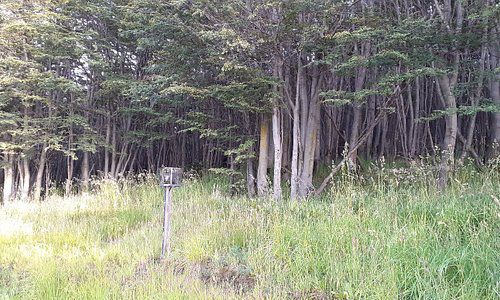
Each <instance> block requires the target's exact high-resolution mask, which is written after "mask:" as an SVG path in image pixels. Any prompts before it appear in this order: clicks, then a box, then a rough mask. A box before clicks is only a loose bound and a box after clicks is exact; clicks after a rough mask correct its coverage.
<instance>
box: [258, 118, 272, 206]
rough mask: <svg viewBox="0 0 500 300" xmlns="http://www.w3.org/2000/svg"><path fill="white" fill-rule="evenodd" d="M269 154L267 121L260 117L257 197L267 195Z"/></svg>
mask: <svg viewBox="0 0 500 300" xmlns="http://www.w3.org/2000/svg"><path fill="white" fill-rule="evenodd" d="M268 153H269V120H268V118H267V117H266V116H263V117H262V120H261V123H260V143H259V164H258V166H257V195H258V196H259V197H265V196H267V195H268V194H269V187H268V183H267V164H268Z"/></svg>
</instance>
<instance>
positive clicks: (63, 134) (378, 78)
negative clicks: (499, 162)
mask: <svg viewBox="0 0 500 300" xmlns="http://www.w3.org/2000/svg"><path fill="white" fill-rule="evenodd" d="M499 14H500V6H499V4H498V2H497V1H496V0H433V1H430V0H361V1H352V0H290V1H274V0H252V1H238V0H223V1H209V0H202V1H190V0H170V1H156V0H29V1H27V0H16V1H13V0H2V1H1V3H0V152H1V162H0V163H1V165H0V166H1V171H0V182H2V184H1V185H0V187H2V190H3V201H4V202H6V201H9V200H11V199H14V198H19V199H34V200H40V199H42V198H43V197H44V195H46V194H47V193H48V192H49V191H51V190H53V189H58V190H60V191H61V192H63V193H65V194H67V195H68V194H71V193H74V192H79V191H85V190H88V189H89V188H90V185H91V182H92V180H91V179H92V178H94V177H95V178H112V179H113V178H114V179H118V178H122V177H127V176H129V175H132V174H138V173H141V172H151V173H156V172H157V170H158V169H159V168H160V167H161V166H177V167H183V168H184V169H186V170H189V169H191V170H203V171H205V170H209V171H213V172H219V173H223V174H226V175H227V176H229V178H230V182H231V184H232V189H233V193H248V195H249V196H251V197H253V196H270V197H271V196H272V197H273V198H275V199H280V198H282V197H284V196H283V194H286V195H287V197H288V190H289V191H290V193H289V194H290V198H291V199H303V198H306V197H309V196H310V195H313V194H320V193H321V192H322V191H323V190H324V189H325V187H326V186H328V184H329V183H330V182H331V180H332V178H333V177H334V176H335V174H336V173H337V172H338V171H339V170H340V169H341V168H343V167H344V166H346V167H347V169H348V170H349V172H353V173H355V172H358V170H359V168H362V165H363V162H364V161H367V160H377V159H382V158H383V159H386V160H401V161H419V160H425V161H426V162H427V163H429V164H432V165H433V166H434V167H435V168H434V171H435V177H436V185H437V187H438V188H440V189H443V188H445V187H446V185H447V184H448V182H449V174H450V172H453V168H454V166H457V165H460V164H464V163H466V162H469V161H470V163H473V164H475V165H476V166H478V167H481V166H483V165H485V164H487V163H488V161H490V160H491V159H494V158H495V157H498V153H499V150H498V142H500V110H499V105H500V71H499V70H500V69H499V66H500V53H499V52H500V38H499V34H500V21H499V20H500V18H499ZM320 166H326V167H328V172H326V173H325V172H323V173H325V174H322V177H321V178H317V177H318V176H317V174H318V172H317V170H318V168H319V167H320ZM313 176H314V178H315V180H314V181H313ZM316 178H317V179H316ZM282 187H283V191H282ZM284 191H286V193H285V192H284Z"/></svg>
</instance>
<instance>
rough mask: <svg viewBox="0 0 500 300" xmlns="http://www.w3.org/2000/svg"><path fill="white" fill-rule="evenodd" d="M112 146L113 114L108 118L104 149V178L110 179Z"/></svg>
mask: <svg viewBox="0 0 500 300" xmlns="http://www.w3.org/2000/svg"><path fill="white" fill-rule="evenodd" d="M110 144H111V114H110V113H108V116H107V117H106V145H105V147H104V178H108V177H109V146H110Z"/></svg>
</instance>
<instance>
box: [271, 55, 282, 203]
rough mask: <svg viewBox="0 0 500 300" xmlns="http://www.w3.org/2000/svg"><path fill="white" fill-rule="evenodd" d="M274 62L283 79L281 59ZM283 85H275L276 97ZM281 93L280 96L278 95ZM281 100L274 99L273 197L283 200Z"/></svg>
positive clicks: (277, 73)
mask: <svg viewBox="0 0 500 300" xmlns="http://www.w3.org/2000/svg"><path fill="white" fill-rule="evenodd" d="M275 60H276V61H275V62H274V64H275V65H274V70H273V73H274V77H276V78H278V79H279V80H280V81H281V68H282V64H281V61H280V60H279V59H276V58H275ZM280 91H281V87H280V86H275V87H274V92H275V94H276V97H281V96H282V93H280ZM278 95H279V96H278ZM279 106H280V102H279V100H278V99H277V98H276V99H274V107H273V116H272V126H273V145H274V173H273V198H274V200H281V197H282V192H281V163H282V161H281V159H282V157H283V155H282V153H283V149H282V148H283V140H282V139H281V137H282V136H281V135H282V120H281V109H280V107H279Z"/></svg>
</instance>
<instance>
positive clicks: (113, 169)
mask: <svg viewBox="0 0 500 300" xmlns="http://www.w3.org/2000/svg"><path fill="white" fill-rule="evenodd" d="M116 151H117V147H116V120H114V119H113V131H112V134H111V170H110V173H111V177H113V178H115V177H116Z"/></svg>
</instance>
